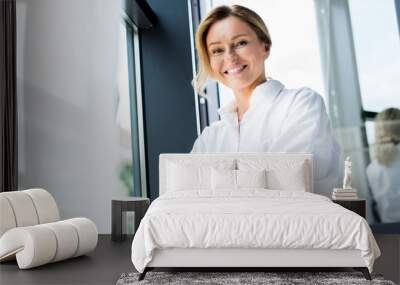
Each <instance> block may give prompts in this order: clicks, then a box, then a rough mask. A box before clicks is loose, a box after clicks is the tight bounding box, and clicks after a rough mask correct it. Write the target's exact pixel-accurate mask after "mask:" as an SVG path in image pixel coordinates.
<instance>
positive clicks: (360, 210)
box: [332, 199, 367, 219]
mask: <svg viewBox="0 0 400 285" xmlns="http://www.w3.org/2000/svg"><path fill="white" fill-rule="evenodd" d="M332 202H334V203H336V204H339V205H340V206H342V207H344V208H346V209H348V210H350V211H353V212H354V213H356V214H359V215H360V216H361V217H363V218H364V219H365V217H366V211H367V201H366V200H365V199H354V200H332Z"/></svg>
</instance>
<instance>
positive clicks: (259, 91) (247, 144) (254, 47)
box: [192, 5, 339, 195]
mask: <svg viewBox="0 0 400 285" xmlns="http://www.w3.org/2000/svg"><path fill="white" fill-rule="evenodd" d="M196 48H197V51H198V55H199V62H200V69H199V72H198V75H197V77H196V79H195V80H194V84H193V85H194V87H195V89H196V91H197V92H199V93H200V94H201V93H202V91H203V88H204V85H205V83H206V81H207V80H208V78H209V77H211V78H213V79H215V80H217V81H219V82H220V83H222V84H224V85H225V86H227V87H229V88H231V89H232V90H233V93H234V95H235V100H234V101H233V102H231V104H228V105H227V106H224V107H222V108H221V109H220V110H219V114H220V116H221V120H220V121H218V122H215V123H213V124H212V125H211V126H209V127H207V128H205V129H204V130H203V132H202V134H201V135H200V136H199V137H198V138H197V140H196V142H195V143H194V146H193V149H192V153H196V152H311V153H312V154H313V155H314V178H315V179H314V189H315V191H316V192H318V193H324V194H326V195H330V193H331V191H332V188H333V187H334V186H335V185H336V182H337V178H338V160H339V147H338V144H337V143H336V141H335V139H334V137H333V135H332V131H331V128H330V124H329V118H328V116H327V113H326V110H325V106H324V102H323V100H322V98H321V96H320V95H318V94H317V93H316V92H314V91H313V90H311V89H309V88H301V89H297V90H290V89H285V88H284V86H283V84H282V83H280V82H279V81H277V80H272V79H267V76H266V72H265V66H264V62H265V60H266V59H267V58H268V57H269V54H270V49H271V38H270V35H269V32H268V29H267V27H266V26H265V23H264V22H263V20H262V19H261V18H260V16H258V15H257V14H256V13H255V12H253V11H252V10H250V9H247V8H245V7H242V6H238V5H234V6H230V7H229V6H220V7H217V8H215V9H214V10H212V11H211V12H210V13H209V15H208V16H207V17H206V18H205V19H204V20H203V21H202V22H201V24H200V26H199V28H198V31H197V33H196Z"/></svg>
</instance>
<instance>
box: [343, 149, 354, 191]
mask: <svg viewBox="0 0 400 285" xmlns="http://www.w3.org/2000/svg"><path fill="white" fill-rule="evenodd" d="M343 189H352V187H351V160H350V157H349V156H348V157H346V160H345V161H344V178H343Z"/></svg>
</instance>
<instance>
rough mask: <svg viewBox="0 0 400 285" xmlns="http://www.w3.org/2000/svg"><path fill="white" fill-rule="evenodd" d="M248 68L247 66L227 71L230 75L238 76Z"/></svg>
mask: <svg viewBox="0 0 400 285" xmlns="http://www.w3.org/2000/svg"><path fill="white" fill-rule="evenodd" d="M245 67H246V65H242V66H239V67H236V68H232V69H228V70H227V71H226V73H228V74H238V73H239V72H241V71H242V70H243V69H244V68H245Z"/></svg>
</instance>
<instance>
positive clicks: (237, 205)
mask: <svg viewBox="0 0 400 285" xmlns="http://www.w3.org/2000/svg"><path fill="white" fill-rule="evenodd" d="M165 248H302V249H358V250H360V251H361V256H362V258H363V259H364V260H365V264H366V266H367V267H368V269H369V270H370V272H372V267H373V263H374V260H375V259H376V258H377V257H378V256H379V255H380V251H379V248H378V246H377V244H376V241H375V239H374V237H373V235H372V233H371V230H370V228H369V225H368V223H367V221H366V220H365V219H363V218H362V217H360V216H359V215H357V214H355V213H353V212H351V211H349V210H347V209H344V208H342V207H341V206H339V205H337V204H335V203H333V202H332V201H330V200H329V199H328V198H326V197H324V196H321V195H317V194H312V193H307V192H299V191H283V190H282V191H281V190H265V189H246V190H243V189H241V190H240V191H228V190H227V191H221V190H218V192H212V191H196V190H193V191H184V192H167V193H166V194H164V195H162V196H160V197H159V198H157V199H156V200H154V202H153V203H152V204H151V206H150V208H149V210H148V211H147V213H146V215H145V217H144V218H143V220H142V221H141V223H140V226H139V228H138V230H137V232H136V235H135V237H134V240H133V243H132V262H133V264H134V266H135V268H136V269H137V270H138V271H139V272H143V270H144V268H145V267H146V265H147V264H148V263H149V262H150V261H151V260H152V257H153V252H154V250H155V249H165Z"/></svg>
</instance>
